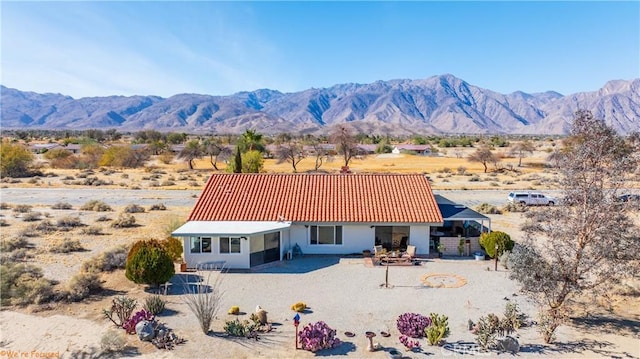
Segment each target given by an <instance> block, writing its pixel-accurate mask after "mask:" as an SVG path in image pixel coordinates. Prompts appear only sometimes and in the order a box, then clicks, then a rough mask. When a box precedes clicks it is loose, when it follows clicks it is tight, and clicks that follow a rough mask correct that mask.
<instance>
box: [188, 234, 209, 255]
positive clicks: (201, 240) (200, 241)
mask: <svg viewBox="0 0 640 359" xmlns="http://www.w3.org/2000/svg"><path fill="white" fill-rule="evenodd" d="M191 253H211V237H191Z"/></svg>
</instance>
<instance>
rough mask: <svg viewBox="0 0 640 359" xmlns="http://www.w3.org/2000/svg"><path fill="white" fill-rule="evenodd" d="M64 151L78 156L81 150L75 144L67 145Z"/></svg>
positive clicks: (80, 147)
mask: <svg viewBox="0 0 640 359" xmlns="http://www.w3.org/2000/svg"><path fill="white" fill-rule="evenodd" d="M64 149H65V150H67V151H69V152H71V153H73V154H78V153H80V150H82V146H81V145H79V144H77V143H69V144H68V145H66V146H64Z"/></svg>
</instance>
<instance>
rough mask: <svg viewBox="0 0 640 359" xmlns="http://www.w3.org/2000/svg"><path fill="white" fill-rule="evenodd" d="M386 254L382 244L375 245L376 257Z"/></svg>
mask: <svg viewBox="0 0 640 359" xmlns="http://www.w3.org/2000/svg"><path fill="white" fill-rule="evenodd" d="M384 254H386V251H385V250H384V249H383V248H382V245H378V246H373V257H374V258H380V257H382V256H383V255H384Z"/></svg>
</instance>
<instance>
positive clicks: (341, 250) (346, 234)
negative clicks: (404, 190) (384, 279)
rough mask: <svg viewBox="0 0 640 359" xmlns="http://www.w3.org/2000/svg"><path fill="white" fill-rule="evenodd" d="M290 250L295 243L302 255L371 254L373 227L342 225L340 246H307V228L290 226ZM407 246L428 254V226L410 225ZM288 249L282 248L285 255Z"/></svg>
mask: <svg viewBox="0 0 640 359" xmlns="http://www.w3.org/2000/svg"><path fill="white" fill-rule="evenodd" d="M290 231H291V232H290V235H291V241H290V243H291V248H293V246H294V245H295V244H296V243H297V244H298V245H299V246H300V249H302V253H304V254H352V253H362V251H363V250H365V249H369V250H371V251H372V252H373V246H374V244H375V227H374V228H372V227H371V225H369V224H363V225H354V224H350V225H343V226H342V242H343V243H342V245H311V244H309V228H307V227H305V226H303V225H292V226H291V229H290ZM409 244H411V245H414V246H416V254H418V255H421V254H422V255H426V254H428V253H429V226H428V225H412V226H410V228H409ZM287 249H288V248H283V252H285V253H286V250H287Z"/></svg>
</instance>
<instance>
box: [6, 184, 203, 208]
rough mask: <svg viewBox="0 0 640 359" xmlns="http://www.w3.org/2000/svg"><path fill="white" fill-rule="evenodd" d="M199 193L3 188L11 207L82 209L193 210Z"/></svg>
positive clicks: (195, 191) (143, 190)
mask: <svg viewBox="0 0 640 359" xmlns="http://www.w3.org/2000/svg"><path fill="white" fill-rule="evenodd" d="M199 193H200V191H199V190H145V189H141V190H131V189H106V188H2V189H0V201H2V202H6V203H11V204H30V205H36V204H41V205H45V206H50V205H52V204H54V203H57V202H67V203H70V204H72V205H73V206H80V205H83V204H84V203H86V202H88V201H89V200H99V201H103V202H105V203H107V204H109V205H112V206H123V205H128V204H131V203H135V204H137V205H140V206H149V205H152V204H156V203H164V204H165V205H166V206H193V205H194V204H195V203H196V197H195V196H197V195H199Z"/></svg>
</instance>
